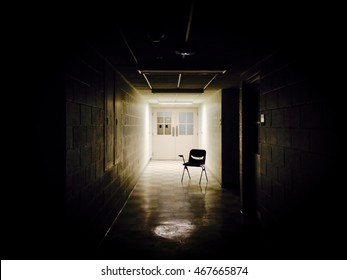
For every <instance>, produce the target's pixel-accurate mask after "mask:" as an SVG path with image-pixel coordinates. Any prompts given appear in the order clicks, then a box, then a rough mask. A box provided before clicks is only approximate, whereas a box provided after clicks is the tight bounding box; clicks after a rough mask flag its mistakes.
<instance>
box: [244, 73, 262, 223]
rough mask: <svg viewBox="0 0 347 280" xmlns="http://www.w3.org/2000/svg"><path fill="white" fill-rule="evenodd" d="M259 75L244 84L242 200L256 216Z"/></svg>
mask: <svg viewBox="0 0 347 280" xmlns="http://www.w3.org/2000/svg"><path fill="white" fill-rule="evenodd" d="M259 97H260V89H259V77H258V76H256V77H255V78H253V79H252V80H247V81H244V82H243V84H242V117H241V118H242V119H241V122H242V125H241V127H242V138H241V139H242V140H241V141H242V143H241V150H240V151H241V170H240V171H241V178H240V179H241V180H240V181H241V201H242V211H243V213H244V214H245V215H246V216H248V217H250V218H255V217H256V211H257V197H256V195H257V189H258V187H259V184H260V183H259V180H260V141H259V124H260V115H259Z"/></svg>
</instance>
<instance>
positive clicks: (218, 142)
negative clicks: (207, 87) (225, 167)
mask: <svg viewBox="0 0 347 280" xmlns="http://www.w3.org/2000/svg"><path fill="white" fill-rule="evenodd" d="M221 97H222V94H221V91H218V92H215V93H213V94H211V96H209V97H207V98H206V99H205V102H204V103H203V104H202V105H201V107H200V134H199V135H200V139H199V140H200V146H201V148H202V149H206V167H207V170H208V171H209V172H210V173H212V174H213V175H214V176H215V177H216V178H217V180H218V181H219V182H221V174H222V172H221V169H222V162H221V148H222V139H221V135H222V134H221V114H222V109H221Z"/></svg>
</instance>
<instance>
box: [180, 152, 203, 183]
mask: <svg viewBox="0 0 347 280" xmlns="http://www.w3.org/2000/svg"><path fill="white" fill-rule="evenodd" d="M178 156H179V157H181V158H182V159H183V166H184V168H183V173H182V179H181V182H182V181H183V177H184V172H185V171H186V170H187V172H188V176H189V179H191V178H190V174H189V170H188V166H190V167H201V174H200V181H199V184H201V177H202V172H205V176H206V180H207V181H208V178H207V173H206V168H205V160H206V150H200V149H192V150H190V152H189V159H188V161H187V162H186V161H185V160H184V156H183V155H178Z"/></svg>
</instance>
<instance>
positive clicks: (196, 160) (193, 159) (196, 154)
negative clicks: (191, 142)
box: [188, 149, 206, 164]
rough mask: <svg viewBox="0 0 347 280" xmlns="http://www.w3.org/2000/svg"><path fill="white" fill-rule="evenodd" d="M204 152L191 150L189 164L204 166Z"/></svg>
mask: <svg viewBox="0 0 347 280" xmlns="http://www.w3.org/2000/svg"><path fill="white" fill-rule="evenodd" d="M205 160H206V150H201V149H192V150H190V152H189V160H188V161H189V163H193V164H205Z"/></svg>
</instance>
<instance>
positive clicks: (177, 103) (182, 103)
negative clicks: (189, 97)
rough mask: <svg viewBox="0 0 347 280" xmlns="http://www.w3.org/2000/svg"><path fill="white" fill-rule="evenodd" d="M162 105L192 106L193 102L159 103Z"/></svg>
mask: <svg viewBox="0 0 347 280" xmlns="http://www.w3.org/2000/svg"><path fill="white" fill-rule="evenodd" d="M158 104H161V105H192V104H193V102H192V101H158Z"/></svg>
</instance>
